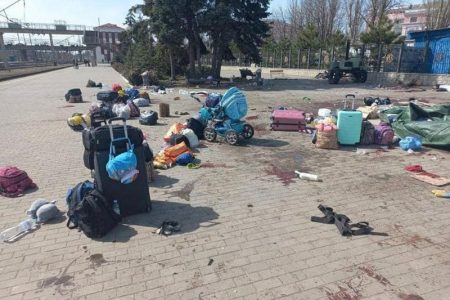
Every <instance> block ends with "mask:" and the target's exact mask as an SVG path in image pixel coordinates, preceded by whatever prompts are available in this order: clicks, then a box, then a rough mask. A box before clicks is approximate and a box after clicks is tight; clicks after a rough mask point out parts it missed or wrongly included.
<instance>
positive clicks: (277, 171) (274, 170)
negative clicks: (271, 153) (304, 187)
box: [265, 165, 295, 186]
mask: <svg viewBox="0 0 450 300" xmlns="http://www.w3.org/2000/svg"><path fill="white" fill-rule="evenodd" d="M265 172H266V174H267V175H274V176H276V177H277V178H278V180H280V181H281V182H282V183H283V185H285V186H286V185H289V184H291V183H293V182H294V180H293V179H294V178H295V173H294V170H288V169H281V168H279V167H276V166H274V165H272V166H271V169H266V170H265Z"/></svg>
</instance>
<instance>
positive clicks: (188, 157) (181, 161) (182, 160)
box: [175, 153, 194, 166]
mask: <svg viewBox="0 0 450 300" xmlns="http://www.w3.org/2000/svg"><path fill="white" fill-rule="evenodd" d="M193 160H194V157H193V156H192V154H190V153H183V154H180V155H179V156H178V157H177V158H176V160H175V162H176V164H177V165H180V166H185V165H187V164H188V163H190V162H192V161H193Z"/></svg>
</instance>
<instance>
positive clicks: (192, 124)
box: [186, 118, 205, 140]
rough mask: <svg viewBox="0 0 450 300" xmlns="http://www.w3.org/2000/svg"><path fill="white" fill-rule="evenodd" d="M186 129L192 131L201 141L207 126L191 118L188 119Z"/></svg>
mask: <svg viewBox="0 0 450 300" xmlns="http://www.w3.org/2000/svg"><path fill="white" fill-rule="evenodd" d="M186 127H187V128H189V129H192V131H193V132H194V133H195V135H196V136H197V137H198V139H199V140H201V139H203V131H205V126H203V124H202V122H200V121H199V120H197V119H194V118H190V119H187V126H186Z"/></svg>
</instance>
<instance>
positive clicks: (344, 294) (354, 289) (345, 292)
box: [325, 278, 363, 300]
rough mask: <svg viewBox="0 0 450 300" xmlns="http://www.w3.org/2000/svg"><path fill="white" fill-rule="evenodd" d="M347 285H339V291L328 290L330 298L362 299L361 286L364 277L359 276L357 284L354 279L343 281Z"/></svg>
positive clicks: (336, 299)
mask: <svg viewBox="0 0 450 300" xmlns="http://www.w3.org/2000/svg"><path fill="white" fill-rule="evenodd" d="M343 283H344V285H345V286H342V285H338V289H339V291H337V292H332V291H330V290H326V291H325V293H326V294H327V298H328V300H359V299H361V297H362V295H361V286H362V283H363V278H359V283H358V284H357V285H355V284H353V282H352V280H349V281H345V282H343Z"/></svg>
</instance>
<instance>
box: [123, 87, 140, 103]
mask: <svg viewBox="0 0 450 300" xmlns="http://www.w3.org/2000/svg"><path fill="white" fill-rule="evenodd" d="M125 94H127V96H128V99H130V100H133V99H136V98H139V91H138V90H137V89H134V88H126V89H125Z"/></svg>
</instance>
